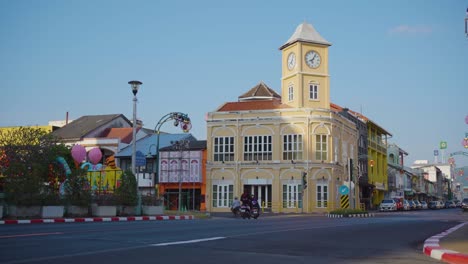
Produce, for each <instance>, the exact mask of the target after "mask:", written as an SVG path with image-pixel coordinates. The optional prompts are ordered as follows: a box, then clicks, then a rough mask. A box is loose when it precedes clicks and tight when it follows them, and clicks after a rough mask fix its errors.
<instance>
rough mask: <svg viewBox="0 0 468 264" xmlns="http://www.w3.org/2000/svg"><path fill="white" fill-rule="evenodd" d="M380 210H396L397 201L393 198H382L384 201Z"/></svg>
mask: <svg viewBox="0 0 468 264" xmlns="http://www.w3.org/2000/svg"><path fill="white" fill-rule="evenodd" d="M379 210H380V211H381V212H383V211H396V210H397V204H396V203H395V201H394V200H393V199H385V200H382V202H381V203H380V207H379Z"/></svg>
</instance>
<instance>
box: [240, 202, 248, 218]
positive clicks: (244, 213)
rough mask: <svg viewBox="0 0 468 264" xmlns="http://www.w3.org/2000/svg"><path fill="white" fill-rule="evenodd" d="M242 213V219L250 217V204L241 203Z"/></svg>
mask: <svg viewBox="0 0 468 264" xmlns="http://www.w3.org/2000/svg"><path fill="white" fill-rule="evenodd" d="M240 214H241V216H242V219H246V218H248V219H250V207H249V206H248V205H241V207H240Z"/></svg>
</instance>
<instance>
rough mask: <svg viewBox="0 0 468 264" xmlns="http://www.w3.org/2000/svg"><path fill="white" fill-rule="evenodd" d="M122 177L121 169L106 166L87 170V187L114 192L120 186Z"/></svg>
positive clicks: (93, 189)
mask: <svg viewBox="0 0 468 264" xmlns="http://www.w3.org/2000/svg"><path fill="white" fill-rule="evenodd" d="M121 179H122V170H121V169H118V168H117V169H112V168H111V167H109V166H108V167H106V168H105V169H104V170H100V171H88V182H89V185H90V186H89V187H90V188H91V190H92V191H99V192H102V191H104V192H114V191H115V189H117V188H118V187H119V186H120V183H121Z"/></svg>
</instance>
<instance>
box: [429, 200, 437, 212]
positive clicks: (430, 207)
mask: <svg viewBox="0 0 468 264" xmlns="http://www.w3.org/2000/svg"><path fill="white" fill-rule="evenodd" d="M427 207H429V209H432V210H436V209H439V201H430V202H429V204H428V205H427Z"/></svg>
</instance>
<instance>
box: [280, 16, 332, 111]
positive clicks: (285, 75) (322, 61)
mask: <svg viewBox="0 0 468 264" xmlns="http://www.w3.org/2000/svg"><path fill="white" fill-rule="evenodd" d="M330 46H331V43H330V42H328V41H327V40H325V39H324V38H323V37H322V36H320V34H319V33H318V32H317V31H316V30H315V28H314V27H313V26H312V25H311V24H307V23H306V22H304V23H302V24H301V25H299V26H298V27H297V28H296V31H295V32H294V34H293V35H292V36H291V37H290V38H289V40H288V41H287V42H286V43H285V44H284V45H283V46H281V47H280V48H279V49H280V50H281V51H282V77H281V98H282V99H281V100H282V103H284V104H287V105H290V106H292V107H297V108H324V109H330V76H329V74H328V47H330Z"/></svg>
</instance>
